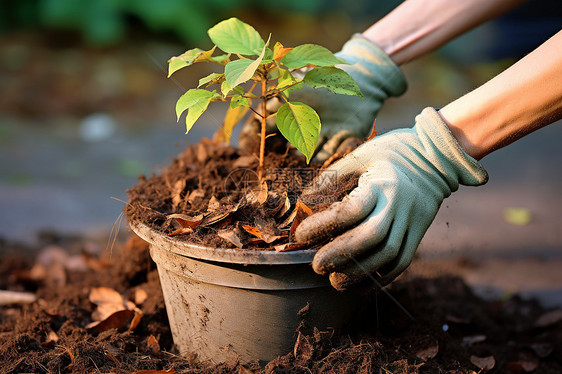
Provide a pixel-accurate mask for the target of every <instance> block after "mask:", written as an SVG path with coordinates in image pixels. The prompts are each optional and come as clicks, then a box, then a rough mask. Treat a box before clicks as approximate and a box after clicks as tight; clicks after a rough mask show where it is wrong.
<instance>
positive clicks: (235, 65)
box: [224, 35, 271, 88]
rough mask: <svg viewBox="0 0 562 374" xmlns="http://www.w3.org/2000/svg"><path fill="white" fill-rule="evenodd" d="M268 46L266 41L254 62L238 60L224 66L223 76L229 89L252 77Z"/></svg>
mask: <svg viewBox="0 0 562 374" xmlns="http://www.w3.org/2000/svg"><path fill="white" fill-rule="evenodd" d="M270 37H271V35H270ZM268 44H269V39H267V43H266V44H265V45H264V46H263V48H262V51H261V54H260V55H259V56H258V58H257V59H256V60H253V61H252V60H249V59H239V60H234V61H231V62H229V63H228V64H226V66H225V67H224V75H225V77H226V81H227V82H228V85H229V86H230V87H232V88H234V87H236V86H238V85H239V84H242V83H244V82H246V81H248V80H250V79H251V78H252V77H253V76H254V73H255V72H256V70H257V69H258V67H259V66H260V62H261V60H263V56H264V54H265V51H266V49H267V45H268Z"/></svg>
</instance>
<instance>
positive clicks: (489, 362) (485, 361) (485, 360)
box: [470, 355, 496, 371]
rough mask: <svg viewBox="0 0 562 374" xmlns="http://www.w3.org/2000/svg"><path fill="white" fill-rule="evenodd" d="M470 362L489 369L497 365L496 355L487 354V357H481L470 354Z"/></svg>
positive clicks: (483, 368) (480, 367)
mask: <svg viewBox="0 0 562 374" xmlns="http://www.w3.org/2000/svg"><path fill="white" fill-rule="evenodd" d="M470 362H472V364H473V365H474V366H476V367H477V368H479V369H481V370H484V371H488V370H491V369H493V368H494V366H495V365H496V359H495V358H494V356H486V357H479V356H474V355H472V356H470Z"/></svg>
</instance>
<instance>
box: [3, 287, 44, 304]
mask: <svg viewBox="0 0 562 374" xmlns="http://www.w3.org/2000/svg"><path fill="white" fill-rule="evenodd" d="M35 300H37V296H35V294H34V293H31V292H17V291H3V290H0V305H23V304H31V303H33V302H35Z"/></svg>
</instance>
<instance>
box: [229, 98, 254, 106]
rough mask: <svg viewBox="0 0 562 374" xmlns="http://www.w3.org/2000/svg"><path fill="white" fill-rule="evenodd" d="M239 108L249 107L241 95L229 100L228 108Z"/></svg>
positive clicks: (248, 103) (246, 100)
mask: <svg viewBox="0 0 562 374" xmlns="http://www.w3.org/2000/svg"><path fill="white" fill-rule="evenodd" d="M239 106H250V102H249V101H248V99H247V98H245V97H244V96H241V95H234V96H232V99H230V107H231V108H232V109H234V108H236V107H239Z"/></svg>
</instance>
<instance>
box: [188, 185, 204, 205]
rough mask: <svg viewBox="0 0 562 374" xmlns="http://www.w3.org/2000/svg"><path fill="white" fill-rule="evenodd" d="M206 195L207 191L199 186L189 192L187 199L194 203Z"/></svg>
mask: <svg viewBox="0 0 562 374" xmlns="http://www.w3.org/2000/svg"><path fill="white" fill-rule="evenodd" d="M204 197H205V191H204V190H203V189H201V188H198V189H196V190H193V191H191V192H190V193H189V196H188V197H187V201H189V202H190V203H192V204H193V202H194V201H196V200H198V199H202V198H204Z"/></svg>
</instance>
